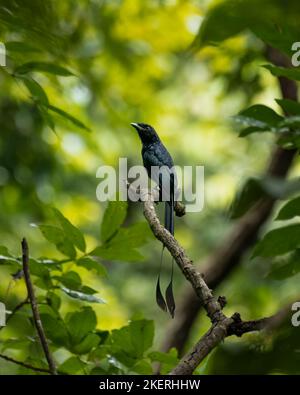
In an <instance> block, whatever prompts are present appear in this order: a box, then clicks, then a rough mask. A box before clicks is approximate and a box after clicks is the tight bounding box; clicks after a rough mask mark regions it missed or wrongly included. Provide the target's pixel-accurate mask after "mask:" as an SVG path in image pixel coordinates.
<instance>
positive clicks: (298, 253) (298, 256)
mask: <svg viewBox="0 0 300 395" xmlns="http://www.w3.org/2000/svg"><path fill="white" fill-rule="evenodd" d="M299 272H300V250H295V251H293V252H292V253H290V254H288V255H287V256H284V257H279V258H277V259H276V260H275V262H274V263H273V264H272V266H271V269H270V272H269V274H268V277H269V278H271V279H274V280H284V279H286V278H289V277H292V276H295V275H296V274H298V273H299Z"/></svg>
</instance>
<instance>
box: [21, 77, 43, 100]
mask: <svg viewBox="0 0 300 395" xmlns="http://www.w3.org/2000/svg"><path fill="white" fill-rule="evenodd" d="M19 79H21V80H22V82H23V83H24V85H25V86H26V88H27V89H28V91H29V93H30V94H31V96H32V98H33V99H34V100H35V101H37V102H40V103H42V104H44V105H48V104H49V100H48V97H47V94H46V92H45V91H44V89H43V88H42V87H41V85H40V84H39V83H37V82H36V81H35V80H34V79H33V78H30V77H27V76H26V77H19Z"/></svg>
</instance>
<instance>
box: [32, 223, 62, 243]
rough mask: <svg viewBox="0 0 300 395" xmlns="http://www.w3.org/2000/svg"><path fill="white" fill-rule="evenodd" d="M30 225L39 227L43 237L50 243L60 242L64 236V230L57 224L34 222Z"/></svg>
mask: <svg viewBox="0 0 300 395" xmlns="http://www.w3.org/2000/svg"><path fill="white" fill-rule="evenodd" d="M32 226H34V227H37V228H39V230H40V231H41V232H42V234H43V236H44V237H45V239H46V240H48V241H49V242H50V243H52V244H58V243H61V242H62V241H63V240H64V238H65V235H64V232H63V231H62V230H61V229H60V228H58V227H57V226H53V225H36V224H32Z"/></svg>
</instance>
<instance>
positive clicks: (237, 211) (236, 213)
mask: <svg viewBox="0 0 300 395" xmlns="http://www.w3.org/2000/svg"><path fill="white" fill-rule="evenodd" d="M264 196H266V194H265V192H264V190H263V188H262V186H261V183H260V180H259V179H255V178H249V179H248V180H247V181H246V184H245V185H244V186H243V188H242V189H241V191H240V192H239V193H238V194H237V196H236V198H235V200H234V201H233V203H232V207H231V209H230V217H231V218H233V219H234V218H239V217H241V216H242V215H244V214H245V213H246V212H247V211H248V210H249V209H250V208H251V207H253V205H254V204H255V203H257V201H258V200H259V199H261V198H262V197H264Z"/></svg>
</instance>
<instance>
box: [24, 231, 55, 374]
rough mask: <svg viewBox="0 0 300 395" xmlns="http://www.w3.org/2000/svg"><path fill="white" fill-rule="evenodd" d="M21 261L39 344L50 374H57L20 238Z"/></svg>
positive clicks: (27, 260) (26, 248) (26, 245)
mask: <svg viewBox="0 0 300 395" xmlns="http://www.w3.org/2000/svg"><path fill="white" fill-rule="evenodd" d="M22 262H23V270H24V277H25V282H26V287H27V291H28V297H29V300H30V304H31V308H32V314H33V319H34V323H35V326H36V329H37V332H38V335H39V338H40V341H41V345H42V348H43V351H44V354H45V357H46V360H47V362H48V365H49V370H50V373H51V374H57V371H56V366H55V363H54V360H53V357H52V354H51V352H50V349H49V345H48V341H47V338H46V335H45V332H44V328H43V324H42V321H41V317H40V312H39V309H38V305H37V301H36V298H35V293H34V288H33V285H32V282H31V279H30V272H29V251H28V244H27V241H26V239H25V238H24V239H23V240H22Z"/></svg>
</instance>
